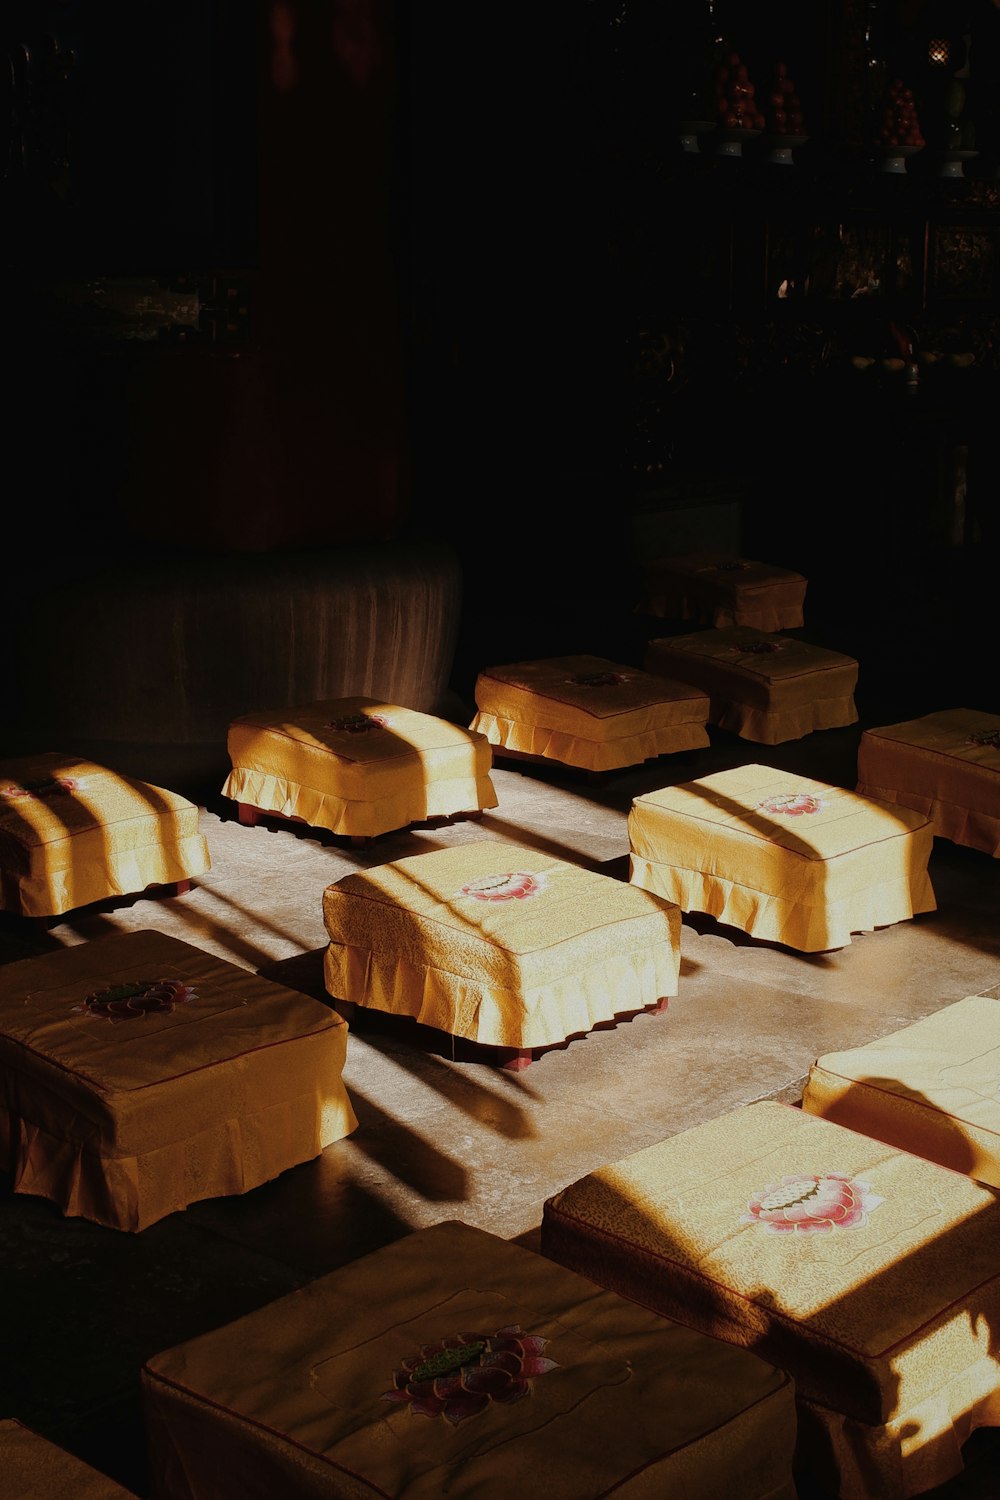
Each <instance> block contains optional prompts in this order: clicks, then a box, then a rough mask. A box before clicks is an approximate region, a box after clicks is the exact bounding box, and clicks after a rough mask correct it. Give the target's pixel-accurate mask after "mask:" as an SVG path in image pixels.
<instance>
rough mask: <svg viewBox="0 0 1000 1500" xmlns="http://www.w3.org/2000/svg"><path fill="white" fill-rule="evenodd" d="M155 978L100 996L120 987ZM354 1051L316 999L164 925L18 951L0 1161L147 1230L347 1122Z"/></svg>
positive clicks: (97, 1213)
mask: <svg viewBox="0 0 1000 1500" xmlns="http://www.w3.org/2000/svg"><path fill="white" fill-rule="evenodd" d="M150 981H153V982H156V983H157V984H158V985H160V988H159V989H153V990H151V991H150V993H148V994H147V995H145V996H143V995H140V996H138V997H137V998H134V999H133V1000H132V1001H131V1002H129V1001H128V1000H121V999H120V1000H118V1001H117V1002H114V1003H113V1004H111V1005H107V1004H106V1003H105V1004H104V1006H103V1007H102V1003H101V1002H102V992H105V991H107V989H108V988H109V987H112V986H122V985H128V984H130V985H133V986H135V987H137V988H139V989H141V988H142V987H143V986H144V985H147V986H148V984H149V982H150ZM164 984H165V986H166V989H165V991H163V985H164ZM88 997H95V1002H96V1003H94V1002H92V1004H91V1005H89V1006H88V1004H87V1000H88ZM109 999H113V996H112V997H109V996H106V995H105V996H104V1000H105V1002H107V1000H109ZM346 1046H347V1026H346V1025H345V1023H344V1022H343V1021H342V1020H341V1018H340V1017H339V1016H338V1015H336V1014H335V1012H333V1011H332V1010H330V1009H328V1008H327V1007H326V1006H325V1005H322V1004H320V1002H319V1001H317V1000H313V999H311V998H310V997H309V996H307V995H302V994H299V993H297V992H296V991H293V990H288V989H285V988H284V987H283V986H282V985H278V984H274V983H272V982H271V981H270V980H266V979H262V978H261V977H260V976H259V975H256V974H252V973H250V972H248V971H247V970H245V969H241V968H238V967H237V966H236V965H235V964H230V963H227V962H226V961H225V960H223V959H218V958H214V957H212V956H211V955H210V954H208V953H204V952H202V951H201V950H200V949H198V948H195V947H192V946H191V945H190V944H188V943H184V942H181V941H180V940H179V939H177V938H172V937H168V936H166V935H165V934H163V933H159V932H152V931H133V932H128V933H118V934H115V935H114V936H111V937H106V938H101V939H100V940H99V941H96V942H92V943H86V944H78V945H75V946H73V947H70V948H61V949H59V950H58V951H56V952H54V953H46V954H43V955H41V956H39V957H36V958H28V959H23V960H21V961H20V962H18V963H13V964H7V965H5V966H4V967H2V968H0V1106H2V1107H0V1164H2V1165H3V1166H4V1168H5V1169H6V1170H8V1171H10V1172H12V1173H13V1179H14V1190H15V1192H19V1193H34V1194H39V1195H41V1196H43V1197H46V1198H50V1199H51V1200H52V1201H53V1202H55V1203H57V1204H58V1205H59V1207H60V1209H61V1210H62V1212H63V1213H64V1214H67V1215H81V1216H83V1217H84V1218H87V1219H93V1220H96V1221H97V1222H98V1223H100V1224H106V1225H108V1226H109V1227H110V1228H113V1229H123V1230H141V1229H145V1228H146V1227H147V1226H148V1225H150V1224H153V1223H155V1222H156V1220H158V1219H161V1218H162V1217H163V1216H164V1215H165V1214H169V1213H172V1212H174V1211H175V1210H176V1209H181V1208H185V1207H186V1206H187V1205H188V1204H189V1203H193V1202H195V1201H197V1200H198V1199H201V1198H213V1197H217V1196H219V1195H221V1194H231V1193H245V1192H247V1191H248V1190H249V1189H250V1188H253V1187H257V1186H259V1185H260V1183H262V1182H267V1181H269V1180H270V1179H271V1178H273V1177H276V1176H278V1174H279V1173H281V1172H283V1171H285V1170H286V1168H288V1167H291V1166H295V1165H297V1164H298V1163H299V1162H302V1161H308V1160H310V1159H311V1158H312V1157H315V1156H318V1155H319V1153H320V1151H321V1150H322V1149H323V1147H324V1146H327V1145H329V1144H330V1143H331V1142H332V1141H335V1140H339V1139H340V1138H341V1137H342V1136H345V1135H347V1134H349V1133H350V1132H351V1131H353V1130H354V1129H355V1127H356V1125H357V1120H356V1118H355V1115H354V1111H353V1109H352V1106H351V1101H350V1099H349V1097H348V1095H347V1091H346V1089H345V1087H344V1084H343V1081H342V1078H341V1073H342V1069H343V1064H344V1058H345V1055H346Z"/></svg>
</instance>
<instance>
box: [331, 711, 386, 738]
mask: <svg viewBox="0 0 1000 1500" xmlns="http://www.w3.org/2000/svg"><path fill="white" fill-rule="evenodd" d="M326 727H327V729H337V730H342V731H344V732H346V733H347V734H367V733H368V731H369V730H370V729H384V728H385V727H386V721H385V719H383V717H382V715H381V714H343V715H342V716H341V717H340V718H339V719H330V720H329V722H328V723H327V726H326Z"/></svg>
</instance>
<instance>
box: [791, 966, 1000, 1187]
mask: <svg viewBox="0 0 1000 1500" xmlns="http://www.w3.org/2000/svg"><path fill="white" fill-rule="evenodd" d="M802 1103H803V1107H804V1108H805V1109H807V1110H809V1111H810V1112H811V1113H813V1114H817V1115H823V1116H824V1117H825V1118H826V1119H830V1120H836V1121H837V1123H838V1124H840V1125H846V1126H848V1127H849V1128H850V1129H851V1130H861V1131H864V1133H865V1134H866V1135H871V1136H874V1137H875V1138H876V1139H878V1140H880V1141H887V1142H888V1143H889V1144H890V1145H894V1146H899V1147H900V1148H901V1149H903V1150H906V1151H912V1152H913V1153H914V1154H915V1155H917V1156H926V1157H927V1158H928V1160H929V1161H936V1162H940V1163H941V1165H942V1166H945V1167H951V1168H952V1170H953V1171H955V1172H966V1173H968V1175H969V1176H970V1177H975V1178H976V1179H977V1180H978V1181H980V1182H986V1183H989V1184H990V1185H991V1186H992V1187H995V1188H1000V1000H994V999H991V998H989V997H988V996H985V995H969V996H967V997H966V999H964V1000H959V1001H957V1002H956V1003H955V1004H954V1005H946V1006H945V1007H944V1009H943V1010H939V1011H937V1012H936V1013H935V1014H934V1015H932V1016H927V1017H926V1018H925V1019H924V1020H922V1021H916V1022H914V1024H913V1025H912V1026H904V1027H903V1028H902V1030H900V1031H893V1032H891V1033H890V1034H889V1035H888V1036H884V1037H879V1038H878V1039H877V1040H875V1041H873V1042H868V1043H867V1044H866V1045H865V1046H864V1047H854V1048H851V1049H850V1050H849V1051H846V1052H828V1053H825V1054H824V1055H823V1056H822V1057H820V1058H818V1059H817V1061H816V1062H815V1063H814V1064H813V1066H812V1068H811V1069H810V1071H809V1079H808V1081H807V1083H806V1088H805V1093H804V1095H803V1100H802Z"/></svg>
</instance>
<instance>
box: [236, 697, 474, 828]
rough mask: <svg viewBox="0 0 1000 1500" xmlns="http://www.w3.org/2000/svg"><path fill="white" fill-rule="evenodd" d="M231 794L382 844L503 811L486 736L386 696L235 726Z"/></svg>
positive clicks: (308, 707)
mask: <svg viewBox="0 0 1000 1500" xmlns="http://www.w3.org/2000/svg"><path fill="white" fill-rule="evenodd" d="M228 748H229V758H230V760H231V762H232V771H231V772H230V774H229V776H228V777H227V779H226V781H225V784H224V785H223V788H222V794H223V796H225V797H232V798H234V799H235V800H237V801H239V802H249V803H250V804H251V805H252V806H254V807H258V808H262V809H263V810H264V811H266V812H275V813H281V814H282V816H284V817H295V818H302V819H304V821H305V822H306V823H309V824H310V825H311V826H313V827H317V828H327V829H329V831H330V832H331V833H338V834H345V835H350V836H353V837H363V838H372V837H375V836H376V835H378V834H380V833H387V832H389V830H390V829H394V828H404V827H405V826H406V825H407V824H408V823H416V822H420V821H422V820H423V819H425V818H435V817H451V816H452V815H453V814H455V813H460V812H479V811H482V810H483V809H485V808H490V807H496V805H497V795H496V791H495V790H494V787H493V782H492V781H491V779H490V767H491V764H492V751H491V750H490V746H489V743H488V742H487V740H486V737H485V736H484V735H482V734H478V733H476V732H475V731H473V730H469V729H464V728H462V727H460V726H459V725H457V724H452V723H450V722H449V721H448V720H446V719H439V718H436V717H435V716H434V715H433V714H424V713H417V712H416V711H415V710H413V709H409V708H401V707H400V706H399V705H398V704H396V703H384V702H382V701H380V700H379V699H378V698H365V697H353V698H336V699H323V700H320V701H318V702H316V703H307V704H302V705H300V706H298V707H295V708H286V709H281V710H271V711H267V712H263V713H256V714H246V715H244V716H243V717H242V718H239V719H236V720H234V721H233V723H232V724H231V725H230V727H229V735H228Z"/></svg>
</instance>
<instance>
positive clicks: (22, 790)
mask: <svg viewBox="0 0 1000 1500" xmlns="http://www.w3.org/2000/svg"><path fill="white" fill-rule="evenodd" d="M79 786H80V783H79V781H76V780H74V778H73V777H72V776H47V777H45V779H44V780H43V781H23V782H16V781H12V782H11V783H10V785H9V786H4V787H0V797H4V798H5V799H6V800H7V801H8V802H16V801H18V799H19V798H21V797H58V796H69V795H70V794H71V793H73V792H75V791H77V790H78V789H79Z"/></svg>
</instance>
